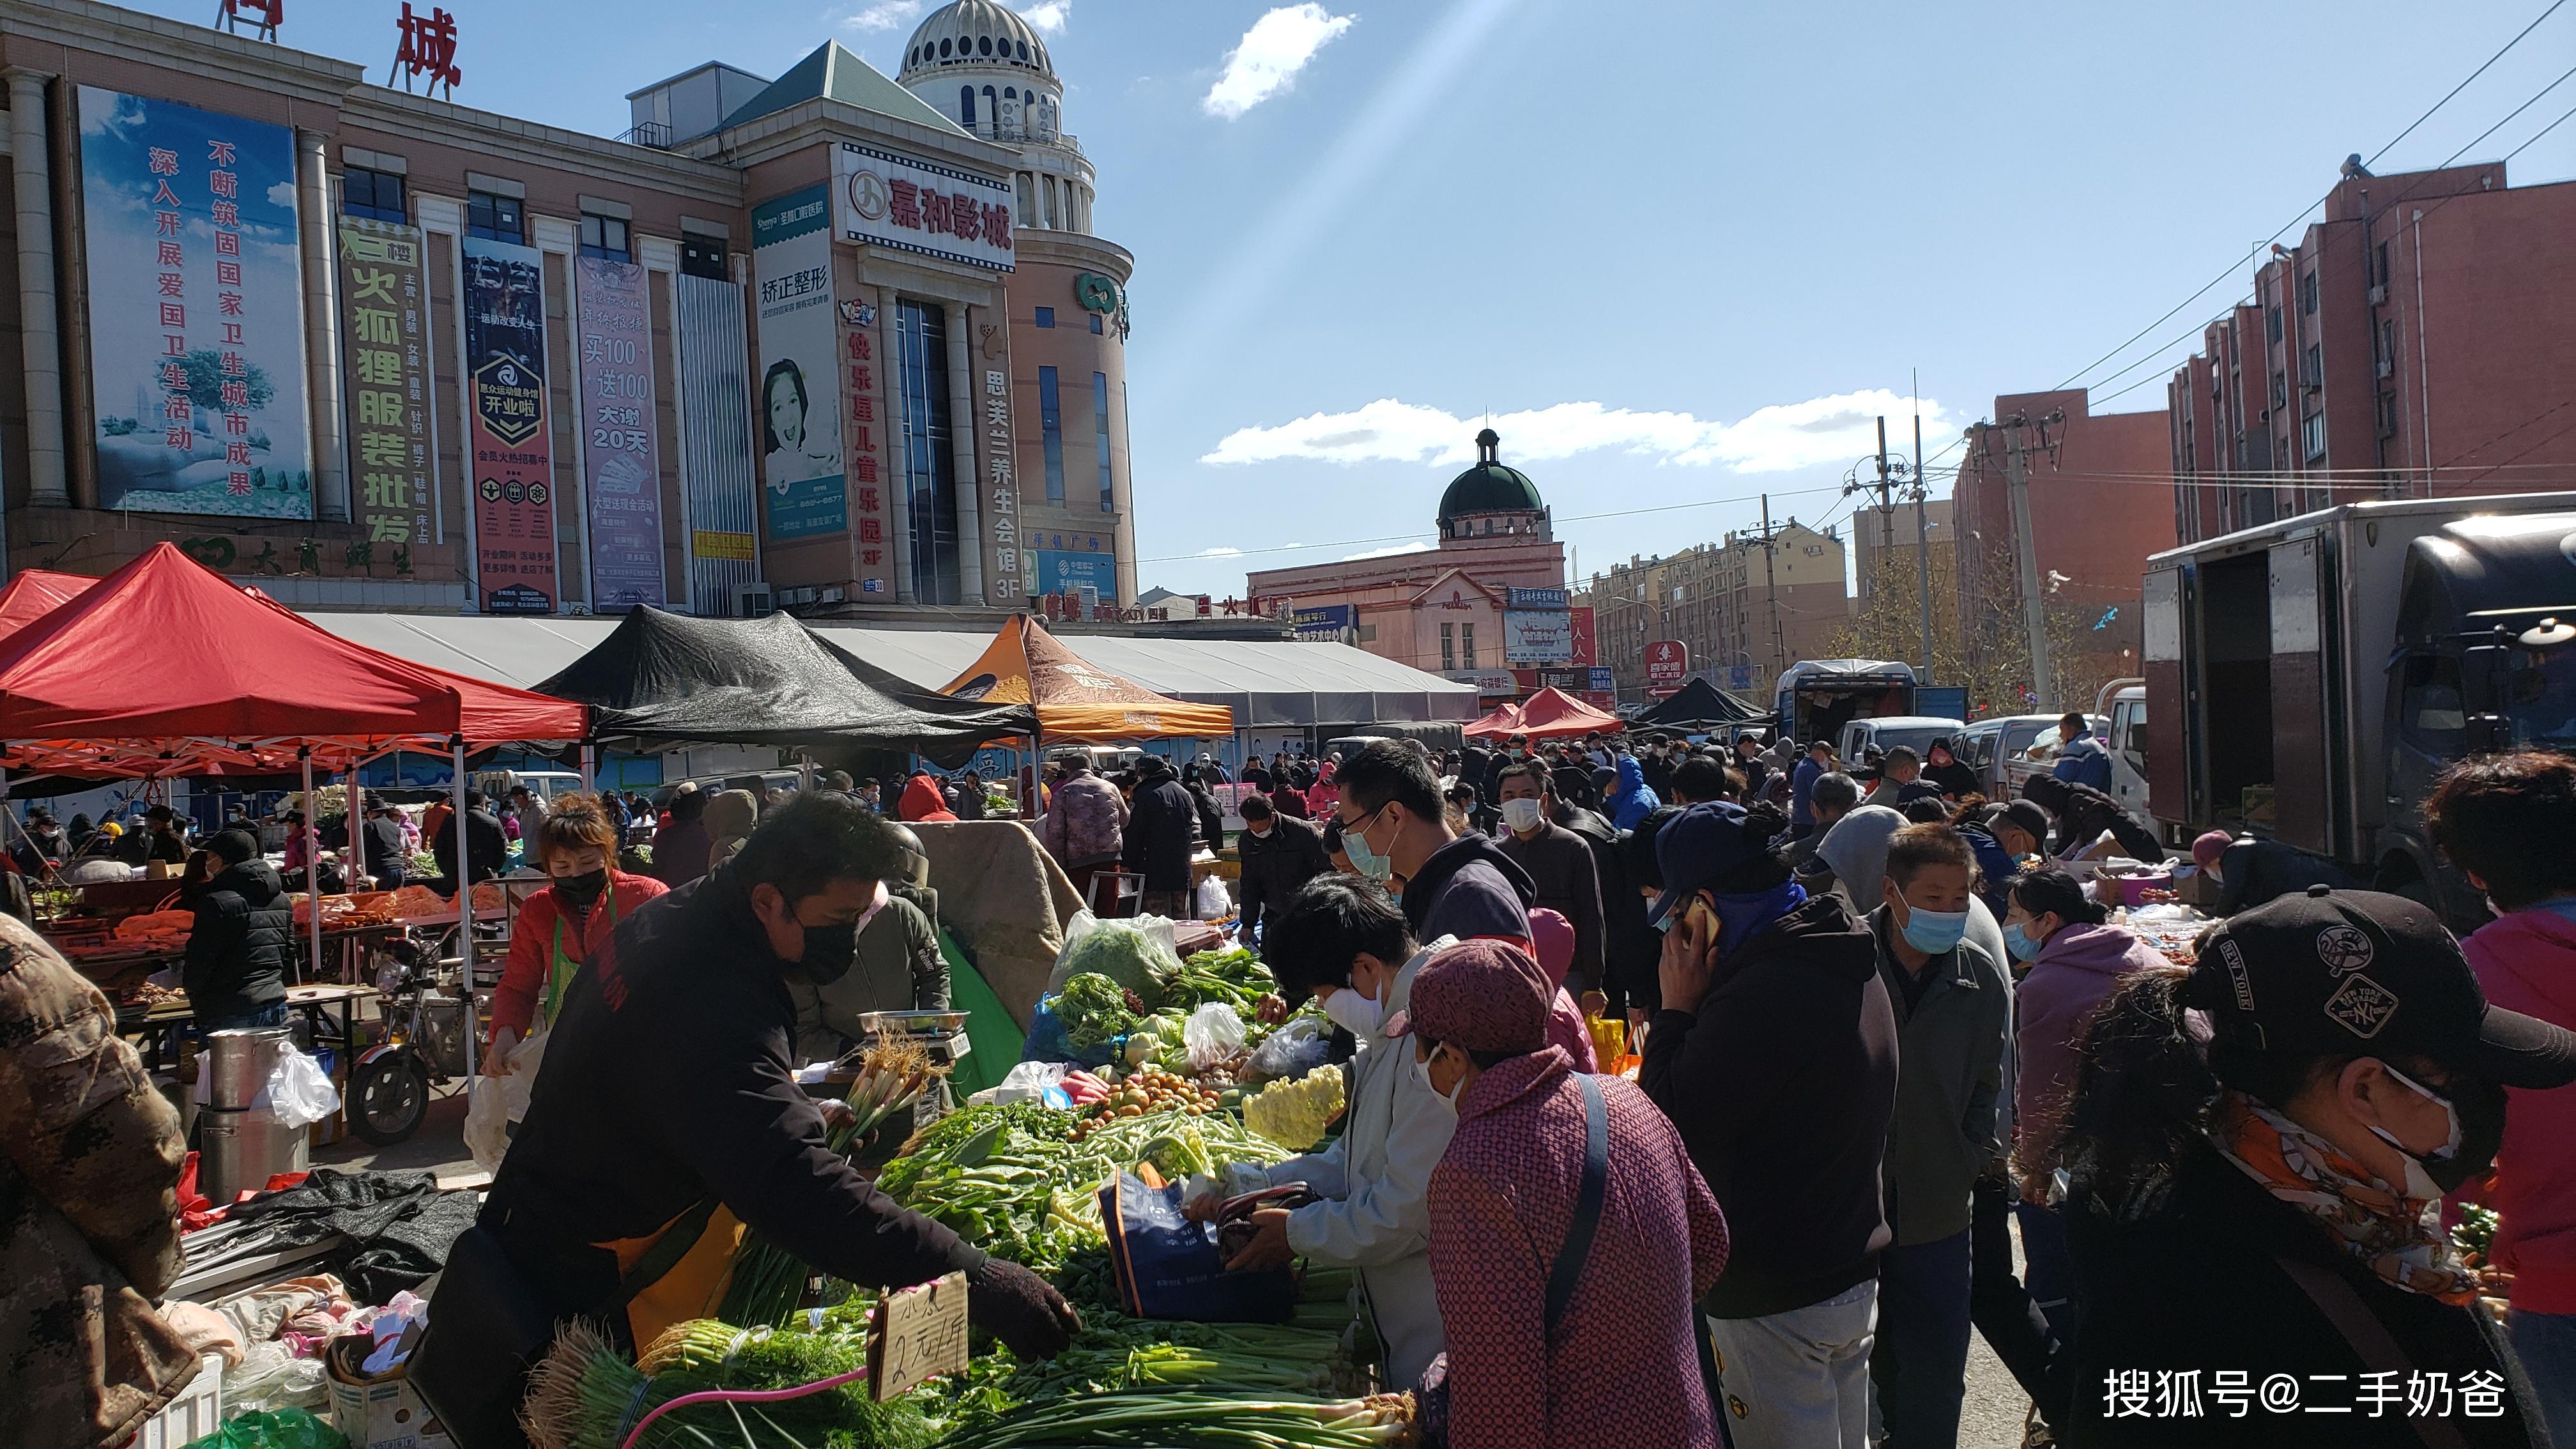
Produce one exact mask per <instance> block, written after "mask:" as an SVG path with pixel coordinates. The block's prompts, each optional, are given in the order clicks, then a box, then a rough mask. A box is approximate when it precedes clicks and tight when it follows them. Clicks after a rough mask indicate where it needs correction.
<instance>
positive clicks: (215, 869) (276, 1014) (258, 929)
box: [180, 830, 295, 1031]
mask: <svg viewBox="0 0 2576 1449" xmlns="http://www.w3.org/2000/svg"><path fill="white" fill-rule="evenodd" d="M188 874H189V877H190V879H189V880H188V881H187V883H186V884H185V885H184V886H183V887H182V894H183V897H184V899H185V900H186V901H187V903H188V908H189V909H190V910H191V911H193V912H195V913H196V917H197V921H196V924H195V925H194V926H193V927H191V928H190V929H189V932H188V954H187V958H186V961H185V963H184V964H183V966H182V967H181V971H180V982H181V984H182V985H183V986H185V987H186V989H187V992H188V1005H189V1007H190V1009H192V1010H193V1011H195V1012H196V1015H197V1027H198V1029H199V1030H201V1031H223V1030H226V1029H227V1028H231V1027H255V1026H283V1025H285V1024H286V961H287V956H288V955H289V953H291V952H292V951H293V950H294V949H295V909H294V907H293V906H291V905H289V904H288V903H287V900H286V887H285V886H284V885H283V884H281V883H280V882H279V880H278V878H277V871H276V869H275V868H274V867H272V866H271V865H269V863H268V862H267V861H266V860H264V859H262V858H261V857H260V853H259V842H258V841H256V840H254V839H252V838H251V837H250V835H249V834H248V833H247V832H244V831H239V830H227V831H223V832H222V833H220V834H218V835H216V836H215V837H214V838H213V839H212V840H209V841H207V842H206V848H205V850H204V851H203V852H201V853H200V854H199V855H198V857H197V862H196V864H194V865H193V866H191V867H190V869H189V872H188Z"/></svg>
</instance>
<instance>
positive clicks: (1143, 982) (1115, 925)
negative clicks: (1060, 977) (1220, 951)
mask: <svg viewBox="0 0 2576 1449" xmlns="http://www.w3.org/2000/svg"><path fill="white" fill-rule="evenodd" d="M1064 968H1065V974H1066V976H1067V977H1071V976H1073V975H1076V974H1078V973H1081V972H1086V971H1089V972H1096V973H1098V974H1099V975H1102V976H1106V977H1108V978H1109V979H1110V980H1112V981H1115V982H1117V983H1118V984H1119V985H1121V986H1124V987H1126V988H1127V989H1128V990H1130V991H1133V992H1135V993H1136V996H1137V999H1138V1000H1140V1001H1142V1002H1144V1003H1145V1009H1146V1010H1148V1011H1151V1010H1153V1009H1154V1008H1155V1007H1157V1006H1160V1005H1162V1004H1163V988H1162V987H1160V986H1158V985H1156V984H1155V981H1154V978H1155V976H1156V975H1157V974H1161V973H1168V972H1173V971H1178V970H1180V969H1181V958H1180V957H1178V956H1175V955H1173V954H1172V948H1171V947H1170V946H1168V945H1165V944H1164V943H1163V938H1162V937H1161V936H1159V935H1156V934H1155V933H1154V932H1152V931H1149V930H1146V929H1145V928H1144V927H1142V926H1139V925H1137V924H1135V923H1134V922H1132V921H1102V922H1100V923H1099V924H1098V925H1096V926H1094V927H1092V929H1091V930H1090V932H1089V933H1087V934H1086V935H1084V936H1083V937H1082V939H1080V940H1078V941H1075V942H1074V943H1073V944H1072V945H1070V946H1067V947H1065V948H1064Z"/></svg>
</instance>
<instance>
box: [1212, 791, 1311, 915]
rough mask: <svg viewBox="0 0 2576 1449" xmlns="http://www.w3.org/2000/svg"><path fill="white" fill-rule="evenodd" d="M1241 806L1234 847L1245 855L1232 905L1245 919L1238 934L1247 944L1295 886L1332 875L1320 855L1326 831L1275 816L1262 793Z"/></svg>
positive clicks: (1246, 798) (1283, 905)
mask: <svg viewBox="0 0 2576 1449" xmlns="http://www.w3.org/2000/svg"><path fill="white" fill-rule="evenodd" d="M1241 808H1242V810H1243V833H1242V834H1241V835H1238V836H1236V837H1235V841H1234V848H1235V849H1236V850H1237V851H1238V852H1240V853H1241V855H1242V857H1243V880H1242V886H1243V891H1242V896H1241V899H1239V900H1238V901H1237V902H1236V905H1237V907H1238V908H1239V909H1240V910H1241V912H1242V916H1243V927H1242V930H1241V932H1240V934H1241V935H1242V937H1243V939H1244V940H1246V941H1250V940H1253V939H1254V937H1255V932H1257V931H1258V930H1259V929H1260V928H1261V927H1262V926H1264V925H1266V924H1267V923H1268V922H1269V920H1270V918H1271V917H1272V916H1273V915H1275V914H1276V913H1278V912H1279V911H1282V910H1285V909H1287V906H1288V902H1289V901H1290V900H1292V899H1294V898H1295V896H1296V894H1297V888H1298V887H1300V886H1302V885H1304V884H1305V883H1306V882H1308V881H1310V880H1313V879H1314V878H1315V877H1317V876H1319V875H1325V874H1328V873H1330V872H1331V870H1332V868H1333V861H1332V857H1330V856H1328V855H1326V854H1325V853H1324V832H1323V831H1322V830H1320V829H1318V828H1317V827H1316V826H1315V825H1314V823H1313V822H1311V821H1306V820H1295V819H1290V818H1289V817H1287V816H1283V815H1281V814H1279V813H1278V812H1277V811H1275V810H1272V809H1271V808H1270V801H1269V799H1268V798H1267V797H1265V796H1261V795H1246V796H1244V797H1243V805H1242V807H1241Z"/></svg>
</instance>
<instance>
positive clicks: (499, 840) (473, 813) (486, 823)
mask: <svg viewBox="0 0 2576 1449" xmlns="http://www.w3.org/2000/svg"><path fill="white" fill-rule="evenodd" d="M463 818H464V822H465V849H466V861H465V864H466V869H468V870H469V871H471V872H472V873H473V879H472V880H463V881H460V880H459V879H458V878H457V875H456V827H457V819H458V817H457V816H456V815H454V814H452V813H451V814H450V815H449V816H448V817H447V822H446V823H445V824H443V825H441V826H440V827H439V828H438V838H437V839H436V840H434V841H432V842H431V843H430V847H429V854H430V858H431V859H433V860H435V861H437V862H438V879H436V880H434V881H431V882H430V883H429V888H430V889H431V890H434V891H436V892H438V893H439V894H440V895H443V896H446V897H448V898H449V899H451V900H453V899H454V898H455V897H456V893H457V892H458V891H459V890H461V889H463V888H464V887H465V886H469V885H472V884H474V883H475V881H487V880H491V879H493V878H495V877H497V876H498V875H500V874H501V869H502V867H503V866H505V865H507V864H508V863H509V862H508V861H506V860H505V859H503V857H504V856H506V855H507V854H508V853H509V850H510V841H509V837H507V836H505V835H503V834H502V833H501V821H500V819H499V818H498V817H496V816H495V815H493V813H492V811H491V810H490V808H489V807H488V805H487V804H486V802H485V801H484V798H483V792H482V791H480V790H467V791H466V792H465V815H464V817H463ZM653 854H654V859H655V861H656V863H657V864H658V863H659V861H660V859H661V854H662V842H661V841H659V840H656V841H654V842H653ZM700 863H701V865H703V864H704V862H703V861H701V862H700Z"/></svg>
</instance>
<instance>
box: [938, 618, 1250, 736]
mask: <svg viewBox="0 0 2576 1449" xmlns="http://www.w3.org/2000/svg"><path fill="white" fill-rule="evenodd" d="M939 692H940V693H942V694H946V695H950V696H953V697H955V698H958V699H971V700H984V701H990V702H993V703H998V704H1024V705H1031V706H1034V707H1035V708H1036V710H1037V717H1038V731H1039V740H1040V742H1041V743H1065V744H1077V743H1078V744H1125V743H1129V742H1131V741H1135V740H1147V739H1165V738H1173V739H1216V738H1220V737H1222V736H1225V735H1230V734H1232V733H1233V732H1234V711H1233V710H1232V709H1231V708H1229V707H1227V706H1225V705H1221V704H1191V703H1188V702H1186V701H1183V700H1178V699H1174V698H1172V697H1170V696H1169V695H1164V694H1157V693H1155V692H1154V691H1153V690H1151V689H1148V688H1146V687H1145V686H1143V685H1141V684H1138V683H1137V682H1136V681H1134V680H1132V679H1128V678H1126V677H1125V676H1123V675H1119V674H1114V673H1111V672H1110V671H1109V670H1106V669H1103V668H1101V667H1099V666H1098V665H1095V664H1093V663H1092V662H1091V661H1090V660H1088V659H1085V658H1083V657H1082V656H1081V655H1080V654H1077V653H1075V652H1074V651H1073V650H1072V649H1071V648H1070V647H1068V646H1067V645H1066V644H1065V643H1064V642H1063V641H1062V640H1060V639H1058V638H1056V637H1055V636H1054V635H1053V634H1050V633H1048V632H1047V631H1046V626H1045V625H1043V624H1040V623H1039V622H1038V621H1037V620H1036V619H1035V618H1034V617H1032V616H1031V615H1027V614H1019V615H1014V616H1013V617H1012V619H1011V621H1010V622H1009V623H1007V624H1004V625H1003V626H1002V628H1001V632H1000V633H998V634H995V635H994V636H993V640H992V642H991V643H990V644H988V645H986V646H985V649H984V652H983V653H982V654H981V655H979V656H977V658H976V660H975V662H974V663H972V664H969V665H967V666H966V667H965V668H964V669H963V670H961V671H959V672H958V675H957V677H956V678H954V679H951V680H950V681H948V683H947V684H946V685H945V686H944V687H942V688H941V690H940V691H939Z"/></svg>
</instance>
